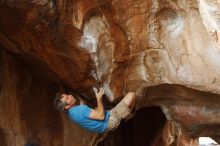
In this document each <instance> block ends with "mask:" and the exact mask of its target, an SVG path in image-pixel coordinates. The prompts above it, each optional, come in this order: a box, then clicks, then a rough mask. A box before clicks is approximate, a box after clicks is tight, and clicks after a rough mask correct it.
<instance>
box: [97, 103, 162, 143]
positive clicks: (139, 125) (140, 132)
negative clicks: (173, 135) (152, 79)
mask: <svg viewBox="0 0 220 146" xmlns="http://www.w3.org/2000/svg"><path fill="white" fill-rule="evenodd" d="M165 122H166V117H165V115H164V114H163V112H162V111H161V109H160V107H156V106H153V107H147V108H143V109H140V110H138V111H137V112H136V114H135V116H134V117H133V118H132V119H129V120H128V121H127V122H122V124H121V125H120V126H119V128H118V129H117V130H116V131H114V132H111V133H110V134H109V135H108V137H107V138H105V139H104V140H103V141H102V142H100V143H99V144H98V146H149V145H151V144H152V143H153V142H154V140H155V138H156V136H157V134H159V132H161V131H162V128H163V126H164V125H165Z"/></svg>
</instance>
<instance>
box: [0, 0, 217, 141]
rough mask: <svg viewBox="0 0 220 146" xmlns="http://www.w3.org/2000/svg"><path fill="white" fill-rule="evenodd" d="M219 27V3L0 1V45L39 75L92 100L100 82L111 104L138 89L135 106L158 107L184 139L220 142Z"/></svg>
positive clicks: (193, 0)
mask: <svg viewBox="0 0 220 146" xmlns="http://www.w3.org/2000/svg"><path fill="white" fill-rule="evenodd" d="M219 31H220V2H219V1H218V0H191V1H189V0H176V1H173V0H104V1H103V0H91V1H88V0H76V1H67V0H56V1H55V0H32V1H29V0H21V1H16V0H3V1H1V2H0V44H1V46H2V47H3V48H4V49H6V50H7V51H8V52H10V53H11V54H13V55H14V56H16V57H17V58H18V59H19V60H22V61H24V62H26V63H27V64H29V65H30V66H32V69H33V70H35V72H36V71H38V73H39V74H41V75H43V76H44V77H45V78H47V79H49V80H50V82H51V81H52V82H53V83H59V84H64V85H66V86H69V87H70V88H72V89H74V90H77V91H81V92H83V93H85V94H87V95H88V96H89V95H90V97H92V96H91V95H92V92H91V89H92V87H93V86H103V87H104V88H105V93H106V95H107V97H108V99H109V100H110V101H114V100H116V99H117V98H119V97H121V96H122V95H124V94H125V93H126V92H127V91H135V92H136V93H137V95H138V97H139V99H140V104H139V105H138V108H142V107H145V106H154V105H156V106H160V107H161V108H162V110H163V112H164V113H165V114H166V117H167V119H168V120H171V121H174V123H175V124H176V127H177V128H178V129H179V130H181V132H182V133H184V134H183V135H187V138H189V137H198V136H212V137H213V138H215V139H216V140H217V141H220V133H219V131H220V129H219V128H220V121H219V116H220V115H219V114H218V113H219V106H220V101H219V100H220V98H219V96H220V95H219V94H220V78H219V73H220V40H219V37H220V33H219ZM15 70H16V69H15ZM18 70H20V69H18ZM39 71H40V72H39ZM20 75H23V73H18V77H20ZM21 80H25V79H23V78H22V76H21ZM26 80H27V79H26ZM12 81H13V80H12ZM2 83H4V82H3V81H2ZM37 83H38V82H37ZM37 83H36V84H37ZM167 83H168V84H167ZM38 84H40V83H38ZM159 84H161V85H159ZM1 85H2V84H1ZM33 86H34V85H33ZM48 86H49V85H48ZM9 87H10V86H8V88H9ZM36 87H37V85H36ZM24 89H25V91H24V94H27V92H29V91H26V90H28V89H26V88H25V87H24ZM48 90H49V91H50V92H51V93H50V94H51V95H52V92H54V90H55V89H54V90H52V89H51V87H48ZM13 91H14V92H18V91H17V89H13ZM49 91H47V88H46V87H45V94H46V93H47V92H49ZM11 94H12V93H11ZM48 94H49V93H48ZM37 95H38V94H37V93H36V95H34V96H37ZM13 97H14V96H13ZM43 97H45V99H44V98H43ZM42 98H43V99H44V100H48V101H47V102H48V103H49V102H50V101H49V99H48V98H47V97H46V95H44V96H43V95H42ZM1 100H6V99H1ZM11 100H13V99H11ZM11 100H9V99H7V101H11ZM29 102H33V101H32V100H30V101H29ZM24 104H25V105H26V104H28V102H27V103H26V102H25V103H24ZM45 108H48V107H45ZM6 109H7V108H6ZM9 109H11V108H9ZM13 110H15V111H14V112H18V111H19V108H18V110H16V108H13ZM23 110H25V109H23ZM35 110H36V109H35ZM12 113H13V112H12ZM29 114H30V113H29V112H28V114H27V115H25V117H26V116H27V117H28V116H29ZM15 115H16V114H15ZM56 116H57V115H56ZM50 118H51V119H53V118H54V116H51V117H50ZM9 119H10V118H9ZM9 119H7V120H9ZM16 119H17V120H18V119H19V117H18V118H16ZM51 119H50V120H51ZM7 120H5V122H6V121H7ZM66 122H68V120H67V121H66ZM17 124H18V127H19V125H22V124H19V120H18V122H17ZM58 125H60V126H61V127H63V124H58ZM64 125H68V126H64V129H65V130H64V131H66V132H67V134H66V136H64V139H68V140H64V142H66V145H68V144H70V143H71V142H69V141H71V140H69V139H71V136H70V137H69V138H68V134H69V133H70V132H71V131H72V130H71V128H69V126H71V124H70V123H69V124H67V123H64ZM17 131H18V132H19V128H18V130H17ZM1 133H2V132H0V135H3V136H2V137H3V138H2V139H3V141H5V140H4V139H7V138H8V136H6V137H5V138H4V134H1ZM64 135H65V132H64ZM73 135H74V134H73ZM85 135H86V134H85ZM85 137H86V136H85ZM90 138H91V136H88V139H90ZM187 138H186V139H187ZM67 141H68V142H67ZM85 141H87V138H85V140H82V139H79V140H78V141H77V142H75V143H76V145H78V144H79V145H80V144H85V143H86V142H85ZM187 141H188V140H187ZM189 141H191V140H189ZM6 142H7V140H6ZM67 143H68V144H67ZM186 145H187V144H186Z"/></svg>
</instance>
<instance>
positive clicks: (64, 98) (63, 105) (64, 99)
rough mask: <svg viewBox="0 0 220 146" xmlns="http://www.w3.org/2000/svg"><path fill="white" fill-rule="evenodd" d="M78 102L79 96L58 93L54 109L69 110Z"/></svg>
mask: <svg viewBox="0 0 220 146" xmlns="http://www.w3.org/2000/svg"><path fill="white" fill-rule="evenodd" d="M76 103H77V98H76V97H75V96H73V95H71V94H64V93H57V94H56V97H55V99H54V109H55V110H57V111H63V110H67V109H69V108H71V107H73V106H74V105H75V104H76Z"/></svg>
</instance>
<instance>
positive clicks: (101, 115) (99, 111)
mask: <svg viewBox="0 0 220 146" xmlns="http://www.w3.org/2000/svg"><path fill="white" fill-rule="evenodd" d="M103 95H104V89H101V90H100V91H99V93H96V99H97V108H96V109H92V110H91V112H90V115H89V118H91V119H95V120H104V119H105V110H104V106H103V103H102V97H103Z"/></svg>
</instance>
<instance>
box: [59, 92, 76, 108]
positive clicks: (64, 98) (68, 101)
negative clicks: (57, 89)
mask: <svg viewBox="0 0 220 146" xmlns="http://www.w3.org/2000/svg"><path fill="white" fill-rule="evenodd" d="M61 101H62V102H65V103H66V104H67V105H66V107H65V109H69V108H70V107H72V106H74V104H75V103H76V98H75V97H74V96H73V95H67V94H62V98H61Z"/></svg>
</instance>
